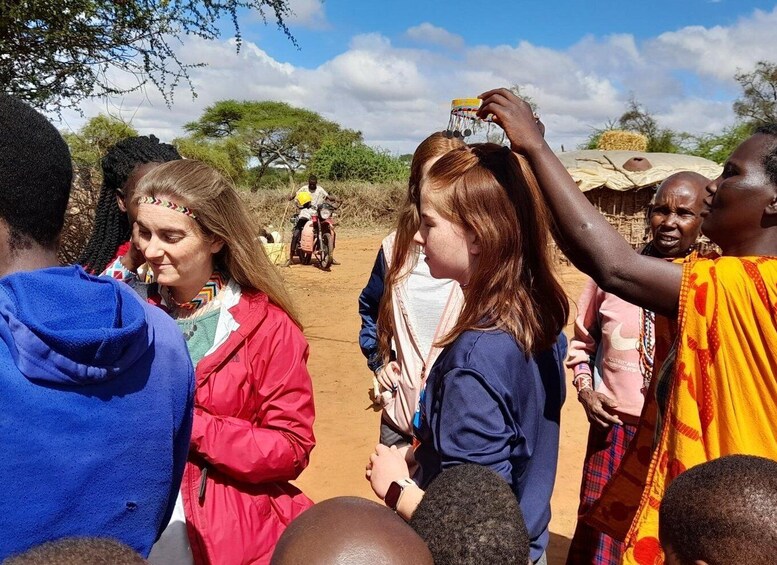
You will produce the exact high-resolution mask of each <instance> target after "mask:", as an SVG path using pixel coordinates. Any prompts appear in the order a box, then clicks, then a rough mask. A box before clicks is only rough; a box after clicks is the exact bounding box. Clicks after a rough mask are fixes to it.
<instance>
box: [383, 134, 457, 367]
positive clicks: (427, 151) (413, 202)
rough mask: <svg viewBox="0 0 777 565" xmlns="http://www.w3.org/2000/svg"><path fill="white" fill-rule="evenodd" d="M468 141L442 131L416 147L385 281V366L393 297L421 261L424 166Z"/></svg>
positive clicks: (390, 328) (389, 347) (391, 335)
mask: <svg viewBox="0 0 777 565" xmlns="http://www.w3.org/2000/svg"><path fill="white" fill-rule="evenodd" d="M463 145H464V142H463V141H461V140H460V139H458V138H447V137H445V135H443V134H442V133H441V132H438V133H433V134H432V135H430V136H429V137H427V138H426V139H424V140H423V141H422V142H421V144H420V145H419V146H418V147H417V148H416V150H415V153H413V160H412V161H411V163H410V180H409V181H408V185H407V196H406V198H405V202H404V203H403V204H402V206H401V207H400V209H399V217H398V219H397V228H396V234H395V236H394V246H393V251H392V253H391V262H390V264H389V268H388V270H387V271H386V275H385V276H384V278H383V295H382V296H381V299H380V307H379V308H378V322H377V333H378V350H379V352H380V356H381V358H382V359H383V363H388V362H389V360H390V357H391V340H392V338H393V337H394V326H393V323H392V320H393V316H392V310H393V306H392V303H391V301H392V298H393V295H394V286H396V285H398V284H399V283H400V282H402V281H403V280H404V279H405V278H406V277H407V276H408V275H409V274H410V273H411V272H412V271H413V269H414V268H415V266H416V263H417V262H418V250H419V247H418V244H417V243H415V242H414V241H413V236H414V235H415V232H416V231H418V226H419V224H420V223H421V219H420V217H419V215H418V206H419V203H420V198H421V196H420V194H421V180H422V177H423V171H424V167H425V166H426V165H427V164H428V163H429V161H431V160H432V159H436V158H437V157H440V156H442V155H445V154H446V153H447V152H448V151H450V150H451V149H456V148H457V147H462V146H463Z"/></svg>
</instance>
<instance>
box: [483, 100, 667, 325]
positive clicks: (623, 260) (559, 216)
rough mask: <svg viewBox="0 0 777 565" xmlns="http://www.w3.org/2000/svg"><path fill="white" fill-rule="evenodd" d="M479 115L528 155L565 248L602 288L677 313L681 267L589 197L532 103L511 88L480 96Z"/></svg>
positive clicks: (523, 153) (515, 148)
mask: <svg viewBox="0 0 777 565" xmlns="http://www.w3.org/2000/svg"><path fill="white" fill-rule="evenodd" d="M480 98H482V99H483V104H482V105H481V107H480V110H479V111H478V113H479V115H480V116H481V117H485V116H487V115H489V114H493V115H494V121H495V122H496V123H497V124H499V125H500V126H501V127H502V128H503V129H504V130H505V134H506V135H507V137H508V138H509V139H510V143H511V144H512V149H513V151H515V152H516V153H520V154H522V155H524V156H525V157H526V158H527V159H528V161H529V164H530V165H531V167H532V169H533V171H534V174H535V176H536V177H537V181H538V182H539V185H540V187H541V189H542V192H543V194H544V196H545V200H546V202H547V203H548V207H549V208H550V211H551V213H552V214H553V217H554V218H555V221H556V225H557V226H558V231H559V233H560V236H561V238H562V240H563V242H564V245H565V248H564V252H565V253H566V254H567V256H568V257H569V258H570V259H571V260H572V262H573V263H574V265H575V266H576V267H577V268H578V269H580V270H581V271H583V272H584V273H586V274H588V275H589V276H590V277H591V278H593V279H594V280H595V281H596V283H597V284H598V285H599V287H600V288H602V289H603V290H605V291H606V292H612V293H613V294H616V295H617V296H620V297H621V298H623V299H624V300H627V301H629V302H631V303H633V304H636V305H638V306H642V307H643V308H648V309H650V310H653V311H655V312H658V313H660V314H664V315H673V314H674V313H675V312H676V310H677V302H678V299H679V296H680V283H681V278H682V267H681V266H680V265H676V264H673V263H669V262H667V261H664V260H662V259H655V258H652V257H647V256H644V255H640V254H639V253H637V252H636V251H634V250H633V249H632V248H631V246H630V245H629V244H628V243H627V242H626V241H625V240H624V239H623V237H621V236H620V234H618V232H617V231H615V229H614V228H613V227H612V226H610V224H609V223H607V220H605V218H604V216H602V215H601V214H599V212H597V210H596V209H595V208H594V207H593V206H592V205H591V203H590V202H588V200H587V199H586V197H585V196H584V195H583V193H582V192H580V189H579V188H578V187H577V185H576V184H575V181H574V180H572V177H570V176H569V173H568V172H567V170H566V169H565V168H564V165H562V164H561V161H559V160H558V157H556V155H555V154H554V153H553V151H552V150H551V148H550V147H549V146H548V144H547V143H546V142H545V139H544V138H543V136H542V134H541V132H540V129H539V128H538V127H537V120H536V118H535V117H534V115H533V112H532V110H531V107H530V106H529V105H528V104H527V103H526V102H524V101H523V100H521V99H520V98H518V97H517V96H516V95H515V94H513V93H512V92H510V91H509V90H507V89H503V88H502V89H498V90H491V91H488V92H485V93H483V94H481V95H480Z"/></svg>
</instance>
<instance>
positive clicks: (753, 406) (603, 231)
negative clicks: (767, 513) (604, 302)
mask: <svg viewBox="0 0 777 565" xmlns="http://www.w3.org/2000/svg"><path fill="white" fill-rule="evenodd" d="M481 98H482V99H483V104H482V106H481V108H480V114H481V115H482V116H487V115H488V114H493V115H494V116H495V121H496V122H497V123H498V124H500V125H501V126H502V127H503V128H504V130H505V132H506V134H507V136H508V138H509V139H510V141H511V143H512V149H513V150H514V151H517V152H520V153H522V154H523V155H524V156H526V157H527V158H528V160H529V162H530V163H531V165H532V167H533V168H534V171H535V174H536V176H537V179H538V181H539V182H540V185H541V186H542V189H543V193H544V195H545V197H546V199H547V201H548V204H549V206H550V208H551V211H552V212H553V215H554V217H555V219H556V223H557V226H558V232H559V235H560V242H561V244H562V246H563V248H564V251H565V253H566V254H567V256H568V257H569V258H570V259H571V260H572V261H573V263H574V264H575V266H577V267H578V268H579V269H580V270H582V271H584V272H585V273H587V274H588V275H590V276H591V277H592V278H593V279H594V280H595V281H596V283H597V284H598V285H599V286H600V287H601V288H602V289H604V290H605V291H607V292H612V293H613V294H616V295H618V296H620V297H621V298H623V299H624V300H627V301H628V302H631V303H633V304H636V305H638V306H641V307H643V308H648V309H650V310H653V311H655V312H656V313H658V314H661V315H663V316H666V317H667V318H669V319H670V320H671V325H672V326H673V327H674V335H676V339H675V340H674V341H673V346H672V347H671V350H670V351H668V353H667V356H666V362H665V363H664V366H663V369H662V370H661V371H660V374H659V377H658V378H657V379H654V383H653V384H652V385H651V391H650V392H649V393H648V397H647V399H646V403H645V408H644V410H643V416H642V423H641V428H640V431H639V432H638V434H637V438H636V439H635V441H634V442H633V443H632V446H631V448H630V453H629V455H627V457H626V460H625V461H624V463H623V464H622V465H621V468H620V469H619V471H618V473H617V474H616V477H614V479H613V481H612V482H611V484H610V485H609V486H608V491H606V492H605V494H604V496H603V497H602V499H601V500H600V501H599V504H598V505H597V507H596V508H595V509H594V510H593V511H592V514H591V515H589V516H586V521H587V522H589V523H592V524H595V525H596V526H598V527H600V528H601V529H602V530H603V531H606V532H607V533H609V534H611V535H614V536H616V537H620V538H624V537H625V542H626V551H625V554H624V557H623V562H624V563H628V564H640V565H642V564H649V565H654V564H656V563H658V564H660V563H663V553H662V551H661V547H660V544H659V542H658V507H659V505H660V503H661V498H662V497H663V493H664V491H665V489H666V487H667V486H668V484H669V483H670V482H671V481H672V480H673V479H674V477H676V476H677V475H678V474H680V473H681V472H683V471H684V470H686V469H688V468H690V467H692V466H695V465H698V464H701V463H704V462H706V461H710V460H712V459H715V458H718V457H721V456H723V455H729V454H735V453H742V454H749V455H760V456H763V457H767V458H770V459H774V460H777V125H771V126H765V127H762V128H759V129H758V130H757V131H756V133H755V134H754V135H753V136H752V137H750V138H749V139H747V140H746V141H744V142H743V143H742V144H741V145H740V146H739V147H737V149H736V150H735V151H734V152H733V153H732V154H731V156H730V157H729V159H728V160H727V161H726V164H725V166H724V169H723V173H722V174H721V176H720V177H718V178H717V179H715V180H714V181H712V182H711V183H710V184H709V185H708V186H707V192H708V196H707V197H706V198H705V210H704V211H703V212H702V215H703V216H704V221H703V224H702V232H703V233H704V234H705V235H707V236H708V237H709V238H710V239H711V240H712V241H714V242H715V243H717V244H718V246H720V248H721V250H722V256H721V257H719V258H716V259H699V260H695V261H689V262H686V263H684V264H677V263H667V262H665V261H662V260H660V259H655V258H652V257H647V256H644V255H639V254H638V253H636V252H635V251H633V250H632V249H631V247H630V246H629V245H628V244H627V243H626V241H624V240H623V238H621V236H620V235H618V233H617V232H616V231H615V230H614V229H613V228H612V227H610V225H609V224H608V223H607V221H606V220H605V219H604V217H603V216H601V215H600V214H598V213H597V212H596V210H595V209H594V208H593V206H591V204H589V202H588V200H586V198H585V196H583V194H582V192H580V190H579V189H578V188H577V186H576V184H575V182H574V181H573V180H572V178H571V177H570V176H569V174H568V173H567V171H566V169H565V168H564V166H563V165H562V164H561V162H560V161H559V160H558V158H556V156H555V154H554V153H553V151H552V150H551V149H550V147H548V145H547V144H546V143H545V140H544V139H543V136H542V134H541V133H540V130H539V128H538V127H537V124H538V120H537V119H536V116H534V115H533V114H532V110H531V108H530V107H529V105H528V104H527V103H526V102H524V101H523V100H521V99H519V98H517V97H516V96H515V95H514V94H512V93H511V92H510V91H508V90H505V89H500V90H494V91H490V92H486V93H485V94H483V95H482V96H481ZM657 345H658V344H657ZM656 366H658V365H656ZM656 422H659V424H658V425H656Z"/></svg>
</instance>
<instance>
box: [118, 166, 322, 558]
mask: <svg viewBox="0 0 777 565" xmlns="http://www.w3.org/2000/svg"><path fill="white" fill-rule="evenodd" d="M135 194H136V198H137V203H138V214H137V223H136V225H135V230H134V235H133V239H134V241H135V244H136V245H137V246H138V247H139V249H140V251H141V252H142V253H143V256H144V257H145V259H146V261H148V264H149V266H150V268H151V269H152V270H153V272H154V279H155V281H156V284H157V290H158V292H151V293H150V297H151V299H153V300H154V301H155V302H156V303H158V304H159V305H160V306H161V307H163V308H165V309H166V310H167V311H168V312H169V313H170V315H171V316H172V317H173V318H174V319H175V320H176V322H177V323H178V326H179V327H180V329H181V331H182V332H183V334H184V337H185V338H186V341H187V345H188V347H189V352H190V354H191V357H192V361H193V363H194V365H195V368H196V369H195V372H196V394H195V411H194V424H193V430H192V438H191V446H190V452H189V460H188V463H187V466H186V471H185V473H184V478H183V482H182V485H181V491H182V495H183V501H184V507H185V511H186V521H187V528H188V533H189V540H190V542H191V546H192V553H193V556H194V560H195V562H196V563H218V564H219V565H229V564H242V563H266V562H269V559H270V557H271V555H272V552H273V549H274V547H275V544H276V542H277V540H278V538H279V537H280V535H281V533H282V532H283V530H284V528H285V527H286V525H287V524H288V523H289V522H290V521H291V520H293V519H294V518H295V517H296V516H297V515H298V514H300V513H301V512H302V511H303V510H305V509H307V508H308V507H309V506H311V505H312V502H311V501H310V500H309V499H308V498H307V497H306V496H305V495H304V494H302V492H300V491H299V490H298V489H297V488H295V487H293V486H292V485H291V484H289V482H288V481H290V480H292V479H295V478H297V476H298V475H299V474H300V472H301V471H302V470H303V469H304V468H305V467H306V466H307V464H308V457H309V455H310V451H311V450H312V449H313V446H314V445H315V440H314V437H313V420H314V408H313V392H312V385H311V380H310V375H309V374H308V370H307V367H306V362H307V357H308V344H307V342H306V341H305V338H304V337H303V336H302V332H301V331H300V325H299V322H298V319H297V317H296V314H295V312H294V308H293V307H292V304H291V299H290V297H289V295H288V293H287V292H286V290H285V288H284V287H283V283H282V281H281V278H280V276H279V275H278V273H277V272H276V270H275V268H274V267H273V266H272V265H271V263H270V261H269V260H268V258H267V256H266V255H265V254H264V251H263V250H262V248H261V246H258V245H255V244H254V243H255V234H254V229H253V227H252V222H251V220H250V217H249V214H248V211H247V209H246V207H245V205H244V204H243V202H242V201H241V200H240V198H239V196H238V194H237V192H236V191H235V189H234V187H233V186H232V185H231V184H230V183H228V182H227V181H226V180H225V179H224V178H223V177H222V176H221V175H220V174H219V173H218V172H216V171H215V170H213V169H212V168H211V167H209V166H207V165H205V164H203V163H200V162H198V161H190V160H185V161H177V162H172V163H167V164H164V165H160V166H159V167H157V168H155V169H154V170H153V171H151V172H150V173H148V174H147V175H146V176H144V177H143V179H142V181H141V182H140V183H139V184H138V186H137V188H136V193H135Z"/></svg>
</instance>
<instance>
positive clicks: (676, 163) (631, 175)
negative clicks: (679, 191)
mask: <svg viewBox="0 0 777 565" xmlns="http://www.w3.org/2000/svg"><path fill="white" fill-rule="evenodd" d="M558 157H559V159H560V160H561V162H562V163H563V164H564V166H565V167H566V169H567V171H569V174H570V175H571V176H572V178H573V179H574V180H575V182H576V183H577V185H578V186H579V187H580V190H582V191H583V192H584V193H585V195H586V198H588V200H589V201H590V202H591V203H592V204H593V205H594V206H595V207H596V208H597V209H598V210H599V211H600V212H601V213H602V214H603V215H604V216H605V217H606V218H607V220H608V221H609V222H610V223H611V224H612V225H613V227H615V229H617V230H618V232H619V233H620V234H621V235H623V237H624V238H626V240H627V241H628V242H629V243H630V244H631V245H632V246H634V247H637V246H639V245H641V244H642V243H644V241H645V235H646V229H645V228H646V224H645V211H646V210H647V207H648V204H649V203H650V200H651V199H652V198H653V195H654V194H655V191H656V188H657V187H658V185H659V184H661V183H662V182H663V181H664V179H666V178H667V177H669V176H670V175H672V174H674V173H678V172H681V171H693V172H697V173H699V174H701V175H704V176H705V177H708V178H710V179H713V178H716V177H717V176H718V175H719V174H720V173H721V171H722V167H721V166H720V165H718V164H717V163H715V162H713V161H710V160H709V159H704V158H703V157H695V156H692V155H681V154H676V153H644V152H640V151H600V150H584V151H569V152H565V153H559V154H558Z"/></svg>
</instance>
